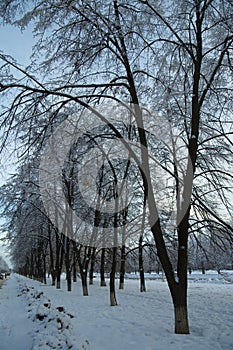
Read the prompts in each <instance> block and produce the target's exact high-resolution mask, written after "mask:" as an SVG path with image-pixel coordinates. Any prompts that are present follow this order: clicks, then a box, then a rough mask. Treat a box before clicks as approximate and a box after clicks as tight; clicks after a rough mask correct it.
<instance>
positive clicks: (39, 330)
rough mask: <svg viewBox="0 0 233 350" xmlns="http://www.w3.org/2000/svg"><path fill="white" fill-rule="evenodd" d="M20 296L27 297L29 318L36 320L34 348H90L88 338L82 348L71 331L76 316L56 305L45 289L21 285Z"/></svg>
mask: <svg viewBox="0 0 233 350" xmlns="http://www.w3.org/2000/svg"><path fill="white" fill-rule="evenodd" d="M18 296H25V297H26V298H27V305H28V306H27V311H28V318H30V319H31V320H32V321H33V322H35V331H34V333H33V334H32V337H33V346H32V350H51V349H59V350H66V349H67V350H68V349H72V350H89V342H88V340H85V341H84V342H83V344H82V345H81V348H80V347H77V345H76V344H75V343H76V340H75V339H74V338H72V333H71V332H72V328H73V326H72V318H74V316H73V315H72V314H70V313H67V312H66V310H65V308H64V307H63V306H58V307H54V306H53V305H52V303H51V300H50V299H48V298H47V296H46V295H45V294H44V292H43V291H41V290H36V289H34V287H28V286H27V285H26V284H24V285H22V284H20V285H19V291H18Z"/></svg>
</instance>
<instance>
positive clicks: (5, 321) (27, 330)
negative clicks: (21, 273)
mask: <svg viewBox="0 0 233 350" xmlns="http://www.w3.org/2000/svg"><path fill="white" fill-rule="evenodd" d="M18 286H19V281H18V279H17V277H15V276H14V277H8V278H7V279H6V280H5V282H4V283H3V285H2V288H1V289H0V349H1V350H30V349H31V348H32V337H31V332H32V329H33V324H32V322H31V320H29V319H28V318H27V310H26V306H25V302H24V301H23V300H22V299H21V298H19V297H18V296H17V295H18Z"/></svg>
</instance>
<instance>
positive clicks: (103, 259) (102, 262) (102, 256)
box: [100, 248, 106, 287]
mask: <svg viewBox="0 0 233 350" xmlns="http://www.w3.org/2000/svg"><path fill="white" fill-rule="evenodd" d="M104 267H105V248H102V250H101V259H100V286H101V287H106V282H105V275H104V273H105V269H104Z"/></svg>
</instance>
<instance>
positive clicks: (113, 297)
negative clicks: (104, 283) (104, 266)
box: [110, 247, 117, 306]
mask: <svg viewBox="0 0 233 350" xmlns="http://www.w3.org/2000/svg"><path fill="white" fill-rule="evenodd" d="M116 253H117V247H113V249H112V268H111V272H110V306H116V305H117V300H116V291H115V274H116Z"/></svg>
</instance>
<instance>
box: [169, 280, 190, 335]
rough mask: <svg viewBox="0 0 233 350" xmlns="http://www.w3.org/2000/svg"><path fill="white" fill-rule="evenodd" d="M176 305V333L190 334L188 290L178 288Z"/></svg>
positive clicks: (174, 301)
mask: <svg viewBox="0 0 233 350" xmlns="http://www.w3.org/2000/svg"><path fill="white" fill-rule="evenodd" d="M173 303H174V316H175V333H177V334H189V324H188V307H187V288H185V286H181V285H179V286H178V287H177V290H176V293H175V297H174V300H173Z"/></svg>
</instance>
